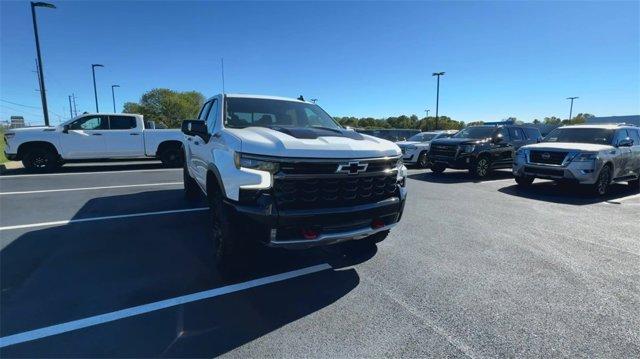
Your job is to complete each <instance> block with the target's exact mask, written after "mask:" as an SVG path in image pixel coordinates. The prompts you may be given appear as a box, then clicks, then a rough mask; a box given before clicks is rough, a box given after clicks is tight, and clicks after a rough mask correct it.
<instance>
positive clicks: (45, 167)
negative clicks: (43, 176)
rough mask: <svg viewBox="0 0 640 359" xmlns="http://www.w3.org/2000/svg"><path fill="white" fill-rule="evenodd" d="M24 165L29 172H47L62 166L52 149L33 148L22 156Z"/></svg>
mask: <svg viewBox="0 0 640 359" xmlns="http://www.w3.org/2000/svg"><path fill="white" fill-rule="evenodd" d="M22 165H23V166H24V168H26V169H27V171H29V172H47V171H52V170H54V169H55V168H57V167H58V166H60V161H58V156H57V154H56V153H54V152H53V151H51V150H50V149H48V148H45V147H33V148H31V149H29V150H28V151H27V152H26V153H25V154H24V155H23V156H22Z"/></svg>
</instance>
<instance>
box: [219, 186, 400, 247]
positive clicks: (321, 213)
mask: <svg viewBox="0 0 640 359" xmlns="http://www.w3.org/2000/svg"><path fill="white" fill-rule="evenodd" d="M398 188H399V191H398V193H399V195H398V196H397V197H390V198H387V199H385V200H382V201H379V202H375V203H368V204H361V205H355V206H350V207H338V208H321V209H296V210H280V211H278V210H277V209H276V206H275V204H274V201H273V198H272V197H271V195H270V194H268V193H264V194H261V195H260V196H259V198H258V199H257V200H256V201H255V203H251V204H241V203H236V202H227V204H228V205H230V206H231V207H232V208H233V209H234V210H235V212H236V213H237V215H238V216H239V218H241V219H243V220H249V221H250V222H251V225H252V226H254V225H255V226H256V227H255V228H256V229H258V228H259V230H257V232H259V233H261V234H264V235H265V237H266V238H265V240H264V242H265V244H266V245H267V246H269V247H276V248H288V249H299V248H309V247H315V246H323V245H329V244H334V243H339V242H344V241H349V240H358V239H363V238H366V237H368V236H371V235H373V234H375V233H378V232H382V231H386V230H388V229H390V228H392V227H394V226H395V225H396V224H397V223H398V221H400V218H401V217H402V212H403V210H404V204H405V198H406V189H405V188H404V187H401V186H398ZM242 225H243V226H248V225H249V224H247V223H246V222H243V224H242ZM252 228H254V227H252Z"/></svg>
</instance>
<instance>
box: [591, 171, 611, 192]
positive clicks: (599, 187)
mask: <svg viewBox="0 0 640 359" xmlns="http://www.w3.org/2000/svg"><path fill="white" fill-rule="evenodd" d="M610 183H611V167H609V166H608V165H605V166H604V167H602V169H601V170H600V174H599V175H598V180H597V181H596V183H595V184H594V185H593V191H594V193H595V194H597V195H598V196H604V195H605V194H607V192H608V191H609V184H610Z"/></svg>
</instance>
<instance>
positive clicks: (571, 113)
mask: <svg viewBox="0 0 640 359" xmlns="http://www.w3.org/2000/svg"><path fill="white" fill-rule="evenodd" d="M577 98H579V97H577V96H576V97H567V100H571V106H570V107H569V121H571V115H573V100H575V99H577Z"/></svg>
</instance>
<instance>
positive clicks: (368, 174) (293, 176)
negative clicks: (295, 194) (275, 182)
mask: <svg viewBox="0 0 640 359" xmlns="http://www.w3.org/2000/svg"><path fill="white" fill-rule="evenodd" d="M394 172H398V169H397V168H390V169H387V170H384V171H377V172H361V173H358V174H355V175H352V174H348V173H304V174H285V173H280V172H278V173H276V174H275V175H273V179H304V178H361V177H375V176H383V175H391V174H392V173H394Z"/></svg>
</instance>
